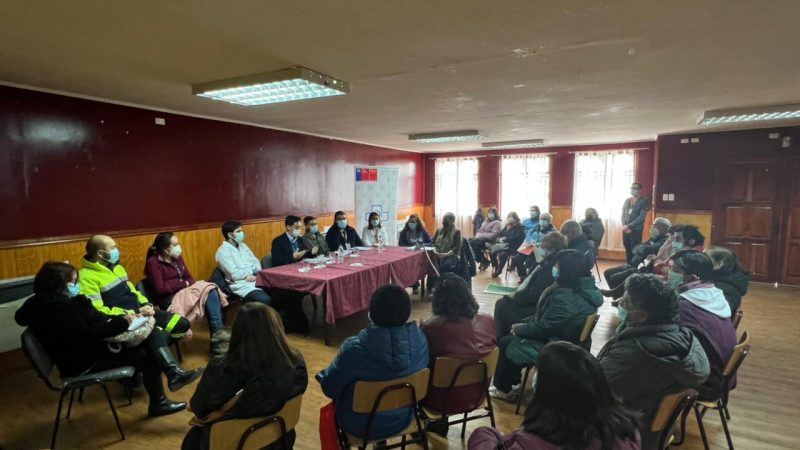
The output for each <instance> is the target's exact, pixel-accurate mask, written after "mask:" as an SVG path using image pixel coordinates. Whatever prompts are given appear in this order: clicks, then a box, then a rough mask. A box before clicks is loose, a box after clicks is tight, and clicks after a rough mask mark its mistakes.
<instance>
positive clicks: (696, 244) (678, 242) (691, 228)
mask: <svg viewBox="0 0 800 450" xmlns="http://www.w3.org/2000/svg"><path fill="white" fill-rule="evenodd" d="M705 242H706V238H705V236H703V233H701V232H700V228H698V227H697V226H695V225H686V224H683V225H675V227H673V229H672V237H671V239H670V249H669V250H670V257H671V256H672V255H674V254H676V253H678V252H680V251H681V250H697V251H698V252H702V251H703V244H705ZM671 267H672V259H668V260H666V261H659V262H654V263H653V269H652V273H653V274H655V275H658V276H661V277H662V278H664V279H665V280H666V279H667V276H668V275H669V270H670V268H671Z"/></svg>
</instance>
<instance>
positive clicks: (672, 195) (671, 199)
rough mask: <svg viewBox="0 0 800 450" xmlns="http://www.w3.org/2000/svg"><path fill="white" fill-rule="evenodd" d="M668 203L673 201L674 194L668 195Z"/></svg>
mask: <svg viewBox="0 0 800 450" xmlns="http://www.w3.org/2000/svg"><path fill="white" fill-rule="evenodd" d="M669 201H671V202H674V201H675V194H669Z"/></svg>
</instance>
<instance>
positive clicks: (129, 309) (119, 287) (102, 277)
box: [80, 257, 150, 316]
mask: <svg viewBox="0 0 800 450" xmlns="http://www.w3.org/2000/svg"><path fill="white" fill-rule="evenodd" d="M80 281H81V282H80V286H81V294H83V295H85V296H86V297H88V298H89V300H91V301H92V304H93V305H94V307H95V308H97V310H99V311H100V312H102V313H105V314H107V315H109V316H121V315H125V314H135V313H138V312H139V308H140V307H141V306H144V305H146V304H148V303H150V301H149V300H147V297H145V296H144V295H142V294H141V293H140V292H139V291H137V290H136V288H135V287H134V286H133V284H132V283H131V282H130V281H128V272H126V271H125V268H124V267H122V266H121V265H119V264H116V265H114V266H113V267H112V268H110V269H109V268H108V267H107V266H105V265H104V264H101V263H96V262H92V261H89V260H88V259H86V258H85V257H84V258H83V260H82V261H81V270H80Z"/></svg>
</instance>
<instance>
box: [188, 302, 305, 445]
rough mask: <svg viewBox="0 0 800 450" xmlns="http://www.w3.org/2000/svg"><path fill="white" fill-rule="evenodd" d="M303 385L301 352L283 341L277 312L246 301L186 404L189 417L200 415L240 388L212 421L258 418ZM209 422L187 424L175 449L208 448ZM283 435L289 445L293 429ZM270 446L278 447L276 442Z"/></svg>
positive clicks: (276, 408) (273, 410)
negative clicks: (228, 406) (221, 353)
mask: <svg viewBox="0 0 800 450" xmlns="http://www.w3.org/2000/svg"><path fill="white" fill-rule="evenodd" d="M306 386H308V373H307V371H306V363H305V360H304V359H303V354H302V353H300V352H299V351H298V350H295V349H294V348H292V347H291V346H290V345H289V342H288V341H287V340H286V333H285V332H284V329H283V324H282V322H281V318H280V316H279V315H278V313H277V312H276V311H275V310H274V309H272V308H271V307H269V306H267V305H264V304H263V303H257V302H251V303H247V304H245V305H244V306H243V307H242V309H241V311H239V315H238V316H237V317H236V321H235V322H234V324H233V332H232V333H231V342H230V346H229V349H228V353H227V354H225V356H220V357H217V358H214V359H213V360H211V362H210V363H209V364H208V367H206V370H205V373H204V374H203V378H202V379H201V380H200V383H199V384H198V385H197V390H196V391H195V392H194V395H193V396H192V399H191V401H190V404H191V406H192V411H194V414H195V416H196V417H198V418H200V419H203V418H205V417H207V416H208V415H209V414H210V413H212V412H215V411H219V410H220V409H221V408H222V407H223V405H225V404H226V403H227V402H228V401H229V400H230V399H232V398H233V397H234V396H236V394H237V393H238V392H239V391H242V393H241V395H240V397H239V399H238V401H237V402H236V403H235V404H234V406H233V407H232V408H231V409H230V410H228V411H225V412H224V414H223V415H222V416H221V417H220V418H219V419H217V420H215V421H214V422H218V421H222V420H229V419H246V418H250V417H264V416H270V415H273V414H275V413H277V412H278V411H280V409H281V408H283V405H284V404H285V403H286V402H287V401H288V400H290V399H292V398H294V397H296V396H298V395H301V394H302V393H303V392H305V390H306ZM209 425H210V423H209V424H206V425H205V426H194V427H192V429H191V430H189V433H187V434H186V437H185V438H184V441H183V445H182V447H181V448H182V449H183V450H188V449H206V448H208V429H209ZM289 434H290V437H289V438H288V441H289V442H290V443H291V444H292V445H293V443H294V439H295V433H294V430H292V431H291V432H290V433H289ZM268 448H272V446H270V447H268ZM275 448H283V447H281V443H277V444H276V445H275ZM290 448H291V446H290ZM284 450H285V449H284Z"/></svg>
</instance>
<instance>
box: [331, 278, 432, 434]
mask: <svg viewBox="0 0 800 450" xmlns="http://www.w3.org/2000/svg"><path fill="white" fill-rule="evenodd" d="M410 315H411V299H410V298H409V296H408V293H406V291H405V289H403V288H401V287H400V286H396V285H392V284H389V285H386V286H383V287H380V288H378V289H377V290H376V291H375V293H374V294H372V299H371V300H370V305H369V316H370V320H371V321H372V323H371V324H369V325H367V327H366V328H364V329H363V330H361V331H360V332H359V333H358V336H351V337H349V338H347V340H345V341H344V343H343V344H342V347H341V348H340V349H339V354H337V355H336V358H335V359H334V360H333V362H332V363H331V365H330V366H328V368H327V369H325V370H323V371H322V372H320V373H318V374H317V377H316V378H317V381H319V383H320V385H321V386H322V391H323V392H324V393H325V395H326V396H328V397H329V398H331V399H333V401H334V403H335V404H336V421H337V422H338V424H339V427H341V428H342V430H344V431H345V432H347V433H349V434H352V435H354V436H363V435H364V433H365V431H366V426H367V416H368V414H360V413H354V412H353V390H354V389H355V384H356V382H357V381H384V380H392V379H395V378H401V377H404V376H407V375H411V374H413V373H416V372H419V371H420V370H422V369H424V368H426V367H428V341H427V340H426V339H425V335H424V334H423V333H422V331H420V329H419V328H418V327H417V324H416V322H408V318H409V316H410ZM412 420H413V411H412V409H411V408H403V409H398V410H392V411H385V412H381V413H377V414H376V415H375V418H374V420H373V422H372V429H371V430H370V433H369V436H370V439H383V438H386V437H389V436H393V435H395V434H398V433H401V432H402V431H404V430H405V429H406V428H408V426H409V425H410V424H411V421H412Z"/></svg>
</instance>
